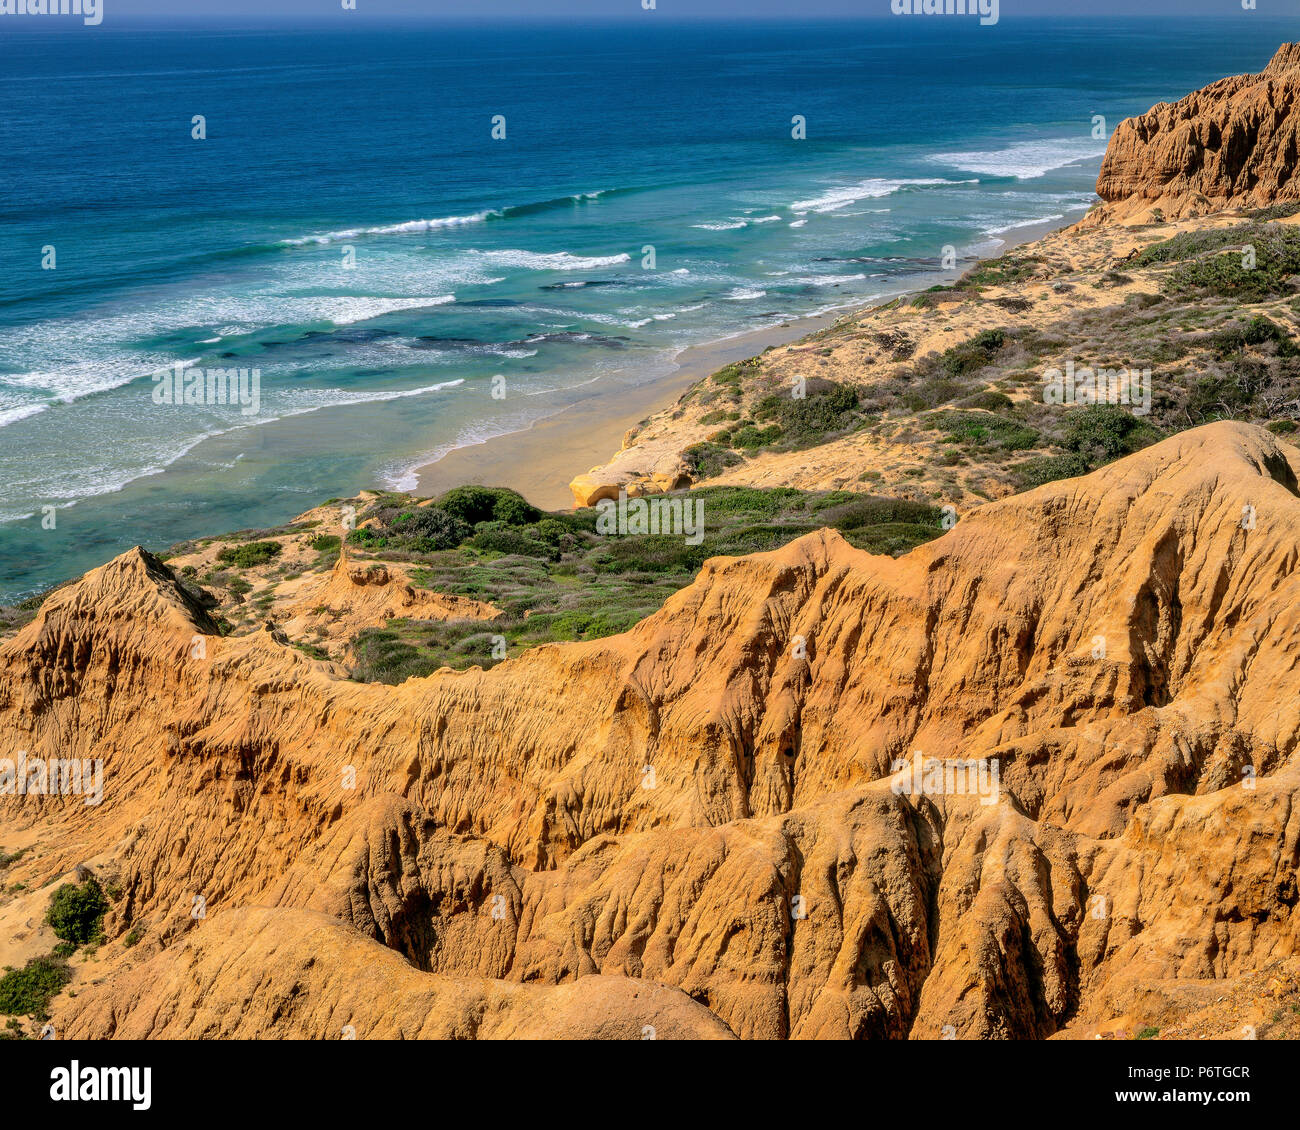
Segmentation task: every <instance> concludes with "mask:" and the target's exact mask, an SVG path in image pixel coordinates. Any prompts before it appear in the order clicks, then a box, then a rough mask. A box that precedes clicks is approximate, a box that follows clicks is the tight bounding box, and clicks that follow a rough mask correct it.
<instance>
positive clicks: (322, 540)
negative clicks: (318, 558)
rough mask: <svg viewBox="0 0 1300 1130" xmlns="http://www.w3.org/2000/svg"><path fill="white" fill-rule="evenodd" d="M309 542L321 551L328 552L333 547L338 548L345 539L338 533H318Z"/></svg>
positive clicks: (312, 546) (313, 547)
mask: <svg viewBox="0 0 1300 1130" xmlns="http://www.w3.org/2000/svg"><path fill="white" fill-rule="evenodd" d="M307 544H308V545H309V546H310V547H311V548H312V549H315V550H317V551H319V552H320V553H328V552H329V551H330V550H331V549H338V548H339V546H340V545H342V544H343V539H342V538H340V537H339V536H338V535H337V534H317V535H316V536H315V537H314V538H312V539H311V541H309V542H308V543H307Z"/></svg>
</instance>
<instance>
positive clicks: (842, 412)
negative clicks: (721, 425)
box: [742, 381, 858, 449]
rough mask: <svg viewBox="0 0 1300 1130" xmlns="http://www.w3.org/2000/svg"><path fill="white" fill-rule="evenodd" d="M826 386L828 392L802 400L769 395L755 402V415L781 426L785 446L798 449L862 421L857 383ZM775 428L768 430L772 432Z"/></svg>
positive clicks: (764, 420) (768, 432)
mask: <svg viewBox="0 0 1300 1130" xmlns="http://www.w3.org/2000/svg"><path fill="white" fill-rule="evenodd" d="M824 385H825V386H827V387H826V388H825V391H820V390H819V391H817V392H815V393H814V394H813V395H811V396H806V397H803V398H800V399H796V398H795V397H793V396H791V395H789V394H781V393H773V394H771V395H769V396H765V397H763V399H762V400H760V401H759V402H758V404H757V405H755V407H754V415H755V417H756V418H757V419H758V420H759V421H760V422H763V423H768V424H770V425H771V427H775V428H776V429H777V434H778V436H779V438H780V441H781V445H782V446H783V447H788V448H791V449H795V448H801V447H812V446H814V445H816V444H819V443H822V442H823V441H825V439H826V438H827V437H828V436H833V435H838V434H840V433H843V432H846V431H849V430H851V429H852V428H853V427H854V425H855V424H856V423H857V422H858V414H857V407H858V390H857V389H856V388H854V387H853V385H841V384H834V383H833V382H830V381H826V382H824ZM771 427H769V428H767V429H764V433H765V434H768V435H770V434H771ZM743 430H744V429H742V431H743ZM767 442H775V440H774V439H772V440H768V441H767Z"/></svg>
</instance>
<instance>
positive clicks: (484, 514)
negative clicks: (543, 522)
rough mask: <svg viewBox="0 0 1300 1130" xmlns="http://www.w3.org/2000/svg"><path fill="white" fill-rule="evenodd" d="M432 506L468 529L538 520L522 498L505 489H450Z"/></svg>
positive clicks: (526, 523)
mask: <svg viewBox="0 0 1300 1130" xmlns="http://www.w3.org/2000/svg"><path fill="white" fill-rule="evenodd" d="M434 505H435V507H436V508H437V509H440V510H443V511H445V512H446V513H448V514H450V515H451V516H452V517H453V518H459V519H460V520H461V521H462V522H465V523H467V524H468V525H470V526H476V525H478V523H479V522H504V523H505V524H506V525H508V526H528V525H531V524H532V523H534V522H536V521H538V520H539V519H540V518H541V517H542V512H541V511H540V510H538V509H537V507H536V506H534V505H533V504H532V503H530V502H529V501H528V500H527V499H526V498H524V496H523V495H521V494H520V493H519V492H518V491H513V490H509V489H508V488H506V487H476V486H466V487H453V488H452V489H451V490H449V491H448V492H447V493H446V494H444V495H443V496H442V497H441V498H440V499H438V501H437V502H436V503H435V504H434Z"/></svg>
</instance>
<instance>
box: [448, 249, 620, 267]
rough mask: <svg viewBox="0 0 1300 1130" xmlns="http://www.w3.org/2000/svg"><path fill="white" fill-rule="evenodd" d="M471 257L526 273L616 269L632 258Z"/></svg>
mask: <svg viewBox="0 0 1300 1130" xmlns="http://www.w3.org/2000/svg"><path fill="white" fill-rule="evenodd" d="M471 254H472V255H474V256H477V257H479V258H481V259H484V260H486V261H487V262H489V263H494V264H497V265H498V266H502V267H515V268H519V269H521V270H526V271H591V270H595V269H596V268H597V267H616V266H618V264H620V263H627V262H630V261H631V259H632V256H631V255H629V254H627V253H626V252H623V253H622V254H621V255H573V254H571V253H569V252H568V251H551V252H545V251H517V250H511V251H477V250H476V251H472V252H471Z"/></svg>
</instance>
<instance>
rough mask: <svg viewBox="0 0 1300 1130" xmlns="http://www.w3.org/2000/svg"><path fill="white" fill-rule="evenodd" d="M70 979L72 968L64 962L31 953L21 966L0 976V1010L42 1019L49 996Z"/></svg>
mask: <svg viewBox="0 0 1300 1130" xmlns="http://www.w3.org/2000/svg"><path fill="white" fill-rule="evenodd" d="M71 980H72V970H70V969H69V968H68V966H67V963H66V962H62V961H57V960H55V959H54V958H50V957H34V958H32V959H31V961H29V962H28V963H27V964H26V965H25V966H23V968H22V969H11V970H9V971H8V972H7V973H5V975H4V976H3V977H0V1013H3V1014H5V1015H6V1016H35V1017H36V1018H37V1019H39V1020H44V1019H45V1017H46V1015H47V1009H48V1008H49V1004H50V1001H51V999H53V998H54V997H55V996H57V995H58V993H59V992H60V991H61V990H62V989H63V986H64V985H66V984H67V983H68V982H69V981H71Z"/></svg>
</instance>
